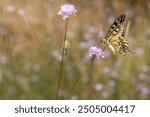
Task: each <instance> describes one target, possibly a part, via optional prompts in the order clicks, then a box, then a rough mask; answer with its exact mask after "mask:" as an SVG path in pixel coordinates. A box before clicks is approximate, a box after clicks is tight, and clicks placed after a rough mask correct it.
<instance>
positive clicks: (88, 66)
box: [71, 56, 95, 96]
mask: <svg viewBox="0 0 150 117" xmlns="http://www.w3.org/2000/svg"><path fill="white" fill-rule="evenodd" d="M94 59H95V56H93V58H92V59H91V61H90V62H89V64H88V65H87V68H86V69H85V71H84V73H83V75H82V77H81V78H80V79H79V81H78V82H77V84H76V85H75V88H74V90H73V92H72V94H71V96H72V95H74V93H75V91H76V90H77V88H78V86H79V84H80V82H81V81H82V80H83V78H84V76H85V74H86V73H87V72H88V70H89V68H90V66H91V65H92V63H93V61H94Z"/></svg>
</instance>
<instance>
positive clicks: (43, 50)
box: [25, 13, 49, 60]
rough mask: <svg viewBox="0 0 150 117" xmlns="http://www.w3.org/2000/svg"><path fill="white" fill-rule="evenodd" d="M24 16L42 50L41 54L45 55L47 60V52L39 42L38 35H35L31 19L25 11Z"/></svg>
mask: <svg viewBox="0 0 150 117" xmlns="http://www.w3.org/2000/svg"><path fill="white" fill-rule="evenodd" d="M25 18H26V19H27V22H28V23H29V24H30V27H31V30H32V32H33V34H34V36H35V39H36V41H37V43H38V44H39V46H40V48H41V51H42V53H43V55H44V56H45V57H46V59H47V60H48V59H49V57H48V55H47V53H46V51H45V49H44V47H43V45H42V43H41V42H40V39H39V37H38V36H37V33H36V31H35V30H34V28H33V24H32V23H31V21H30V19H29V18H28V16H27V14H26V13H25Z"/></svg>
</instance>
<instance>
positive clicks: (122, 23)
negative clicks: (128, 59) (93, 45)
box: [105, 14, 131, 55]
mask: <svg viewBox="0 0 150 117" xmlns="http://www.w3.org/2000/svg"><path fill="white" fill-rule="evenodd" d="M130 25H131V22H130V21H128V20H127V18H126V16H125V14H123V15H121V16H119V17H118V18H117V19H116V20H115V21H114V23H113V24H112V25H111V27H110V29H109V31H108V33H107V34H106V36H105V39H106V41H107V44H108V46H109V48H110V49H111V50H112V51H113V52H114V53H115V49H116V50H117V51H118V52H119V53H120V54H124V55H125V54H126V53H127V51H130V50H129V46H128V41H127V39H126V36H127V34H128V31H129V28H130ZM130 52H131V51H130Z"/></svg>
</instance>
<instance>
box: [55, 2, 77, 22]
mask: <svg viewBox="0 0 150 117" xmlns="http://www.w3.org/2000/svg"><path fill="white" fill-rule="evenodd" d="M76 12H77V10H76V9H75V7H74V5H72V4H68V3H67V4H64V5H62V6H61V8H60V10H59V12H58V13H57V14H58V15H62V16H63V19H64V20H65V19H67V18H69V17H70V15H75V13H76Z"/></svg>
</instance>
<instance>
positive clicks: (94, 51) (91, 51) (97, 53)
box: [89, 46, 104, 58]
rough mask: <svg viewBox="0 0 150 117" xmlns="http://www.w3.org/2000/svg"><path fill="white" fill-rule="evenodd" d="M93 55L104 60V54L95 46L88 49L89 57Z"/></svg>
mask: <svg viewBox="0 0 150 117" xmlns="http://www.w3.org/2000/svg"><path fill="white" fill-rule="evenodd" d="M92 55H95V56H96V57H97V58H99V57H100V56H101V57H102V58H104V52H103V51H102V49H100V48H99V47H97V46H92V47H90V48H89V56H92Z"/></svg>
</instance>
